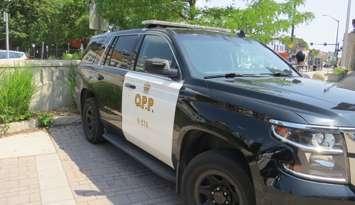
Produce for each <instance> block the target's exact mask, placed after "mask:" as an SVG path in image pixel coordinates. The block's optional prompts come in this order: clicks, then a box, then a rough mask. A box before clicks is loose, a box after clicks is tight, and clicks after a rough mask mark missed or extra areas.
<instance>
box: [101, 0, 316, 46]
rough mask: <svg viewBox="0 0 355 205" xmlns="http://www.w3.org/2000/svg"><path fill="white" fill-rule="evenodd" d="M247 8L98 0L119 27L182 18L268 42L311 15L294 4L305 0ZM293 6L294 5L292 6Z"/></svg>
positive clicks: (258, 1) (256, 1) (170, 0)
mask: <svg viewBox="0 0 355 205" xmlns="http://www.w3.org/2000/svg"><path fill="white" fill-rule="evenodd" d="M247 2H248V6H247V8H246V9H239V8H234V7H231V6H229V7H226V8H202V9H199V8H196V0H131V1H126V0H100V1H96V3H97V6H98V10H99V12H100V14H102V16H103V17H104V18H106V19H107V20H108V21H109V22H110V23H111V24H115V25H117V26H119V27H121V28H132V27H140V26H141V22H142V21H143V20H145V19H160V20H171V21H184V22H189V23H195V24H203V25H207V26H217V27H224V28H229V29H232V30H236V29H238V30H244V31H245V32H246V33H247V34H249V36H251V37H253V38H256V39H258V40H260V41H262V42H265V43H267V42H269V41H271V40H272V39H273V38H276V37H279V36H278V35H280V34H281V33H283V32H286V31H288V30H289V29H290V28H291V27H292V25H298V24H301V23H303V22H306V21H308V20H310V19H312V18H313V15H312V14H311V13H309V12H300V11H298V10H297V6H299V5H302V4H303V3H304V0H287V1H284V2H282V3H279V1H276V0H249V1H247ZM294 5H296V7H295V6H294Z"/></svg>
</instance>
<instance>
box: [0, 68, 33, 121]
mask: <svg viewBox="0 0 355 205" xmlns="http://www.w3.org/2000/svg"><path fill="white" fill-rule="evenodd" d="M32 80H33V73H32V69H31V68H29V67H21V68H15V69H6V70H3V71H1V73H0V124H6V123H10V122H14V121H21V120H27V119H29V118H30V117H31V116H32V113H31V112H30V110H29V106H30V101H31V98H32V95H33V94H34V92H35V85H34V83H33V81H32Z"/></svg>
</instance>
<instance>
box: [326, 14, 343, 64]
mask: <svg viewBox="0 0 355 205" xmlns="http://www.w3.org/2000/svg"><path fill="white" fill-rule="evenodd" d="M323 16H326V17H329V18H331V19H332V20H334V21H335V22H337V35H336V39H335V51H334V56H335V64H334V66H335V67H336V66H338V60H339V57H338V55H339V47H340V46H339V24H340V20H339V19H337V18H334V17H333V16H330V15H326V14H324V15H323Z"/></svg>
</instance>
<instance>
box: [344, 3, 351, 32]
mask: <svg viewBox="0 0 355 205" xmlns="http://www.w3.org/2000/svg"><path fill="white" fill-rule="evenodd" d="M350 13H351V0H348V11H347V15H346V24H345V35H347V34H348V33H349V24H350Z"/></svg>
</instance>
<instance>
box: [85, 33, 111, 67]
mask: <svg viewBox="0 0 355 205" xmlns="http://www.w3.org/2000/svg"><path fill="white" fill-rule="evenodd" d="M105 44H106V38H105V37H97V38H94V39H92V40H91V41H90V43H89V45H88V48H87V50H86V53H85V55H84V58H83V62H85V63H89V64H93V63H95V64H98V63H99V61H100V58H101V56H102V54H103V53H104V52H105Z"/></svg>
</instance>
